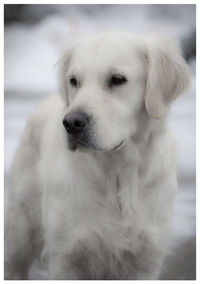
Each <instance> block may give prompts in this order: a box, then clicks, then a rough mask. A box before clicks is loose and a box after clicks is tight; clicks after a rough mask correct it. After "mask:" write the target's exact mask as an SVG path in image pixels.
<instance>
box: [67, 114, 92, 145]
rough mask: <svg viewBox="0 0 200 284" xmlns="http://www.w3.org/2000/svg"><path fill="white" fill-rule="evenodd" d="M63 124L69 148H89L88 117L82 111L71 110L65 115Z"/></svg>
mask: <svg viewBox="0 0 200 284" xmlns="http://www.w3.org/2000/svg"><path fill="white" fill-rule="evenodd" d="M63 125H64V127H65V130H66V131H67V134H68V135H67V137H68V145H69V149H70V150H72V151H75V150H76V149H77V148H78V147H81V148H90V147H91V138H90V131H89V125H90V118H89V116H88V114H86V113H84V112H71V113H68V114H66V115H65V117H64V119H63Z"/></svg>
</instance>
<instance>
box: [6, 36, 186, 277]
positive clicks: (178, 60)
mask: <svg viewBox="0 0 200 284" xmlns="http://www.w3.org/2000/svg"><path fill="white" fill-rule="evenodd" d="M189 77H190V76H189V68H188V65H187V64H186V62H185V61H184V59H183V57H182V56H181V52H180V49H179V48H178V46H177V44H176V42H174V40H172V39H171V38H170V37H168V36H166V35H157V34H146V35H135V34H132V33H128V32H106V33H101V34H97V35H93V36H88V37H85V38H81V39H79V40H77V41H76V42H75V43H74V44H72V45H71V46H69V47H68V48H67V49H66V51H65V52H64V54H63V56H62V57H61V59H60V61H59V82H60V93H61V95H60V96H54V97H50V98H49V99H47V100H46V101H45V102H44V103H43V104H42V105H41V106H40V107H39V108H38V109H37V110H36V112H35V113H34V114H33V115H32V116H31V118H30V119H29V121H28V123H27V125H26V127H25V130H24V132H23V135H22V137H21V142H20V145H19V147H18V150H17V152H16V154H15V158H14V161H13V165H12V169H11V177H10V190H9V195H8V204H7V210H6V245H7V258H8V261H7V264H6V271H7V276H6V277H7V278H8V279H26V278H27V277H28V269H29V267H30V266H31V264H32V262H33V259H34V258H35V257H36V256H40V258H41V259H42V261H43V263H44V264H45V265H46V266H47V270H48V279H157V278H158V277H159V271H160V267H161V263H162V260H163V256H164V254H165V250H166V244H167V238H168V233H169V229H170V219H171V215H172V214H171V213H172V205H173V199H174V195H175V193H176V190H177V179H176V160H175V143H174V139H173V136H172V135H171V133H170V132H169V131H168V130H167V123H166V120H167V114H168V110H169V105H170V103H171V102H172V101H173V100H174V99H175V98H176V97H177V96H178V95H180V94H181V93H182V92H183V91H184V90H185V89H186V87H187V86H188V84H189Z"/></svg>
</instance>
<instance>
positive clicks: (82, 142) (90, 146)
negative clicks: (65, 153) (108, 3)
mask: <svg viewBox="0 0 200 284" xmlns="http://www.w3.org/2000/svg"><path fill="white" fill-rule="evenodd" d="M123 144H124V141H123V140H122V141H121V142H120V143H118V144H117V145H115V146H114V147H112V148H111V149H104V148H102V147H100V146H97V145H96V144H95V143H94V142H93V141H92V140H90V139H87V138H86V137H84V139H75V138H74V137H73V138H72V137H68V147H69V149H70V150H71V151H76V150H77V149H79V150H81V151H90V150H96V151H106V152H107V151H115V150H119V149H121V147H122V146H123Z"/></svg>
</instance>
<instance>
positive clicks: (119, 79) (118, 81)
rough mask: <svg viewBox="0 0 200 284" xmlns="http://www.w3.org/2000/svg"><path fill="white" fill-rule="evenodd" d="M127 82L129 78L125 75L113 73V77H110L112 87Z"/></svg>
mask: <svg viewBox="0 0 200 284" xmlns="http://www.w3.org/2000/svg"><path fill="white" fill-rule="evenodd" d="M126 82H127V79H126V78H125V77H124V76H122V75H119V74H115V75H112V77H111V78H110V79H109V86H110V87H114V86H119V85H122V84H124V83H126Z"/></svg>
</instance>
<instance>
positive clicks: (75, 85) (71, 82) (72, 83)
mask: <svg viewBox="0 0 200 284" xmlns="http://www.w3.org/2000/svg"><path fill="white" fill-rule="evenodd" d="M70 84H71V85H72V86H73V87H77V86H78V82H77V80H76V77H74V76H73V77H71V78H70Z"/></svg>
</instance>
